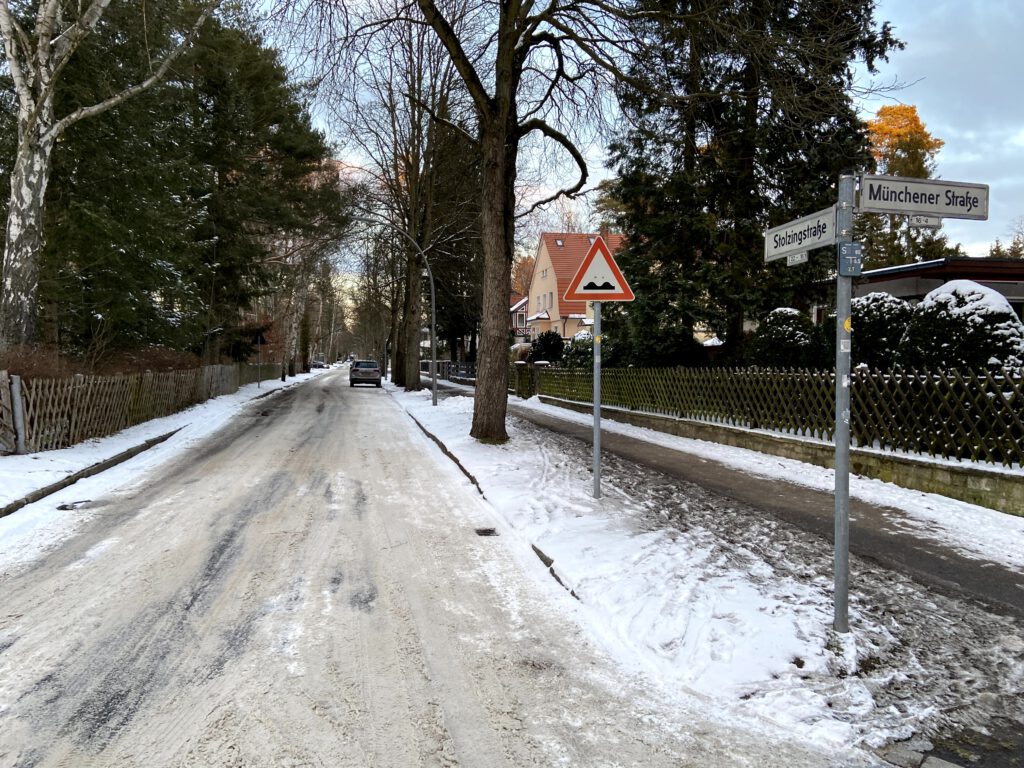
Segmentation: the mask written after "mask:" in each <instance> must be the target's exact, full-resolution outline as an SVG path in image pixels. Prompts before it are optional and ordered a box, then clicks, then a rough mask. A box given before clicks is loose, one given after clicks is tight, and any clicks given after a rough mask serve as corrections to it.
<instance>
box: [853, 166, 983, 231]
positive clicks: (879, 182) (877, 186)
mask: <svg viewBox="0 0 1024 768" xmlns="http://www.w3.org/2000/svg"><path fill="white" fill-rule="evenodd" d="M857 210H858V211H859V212H860V213H902V214H921V215H923V216H938V217H941V218H943V219H979V220H982V221H984V220H985V219H987V218H988V184H966V183H964V182H960V181H939V180H936V179H911V178H904V177H902V176H870V175H868V174H864V175H863V176H861V177H860V201H859V203H858V205H857Z"/></svg>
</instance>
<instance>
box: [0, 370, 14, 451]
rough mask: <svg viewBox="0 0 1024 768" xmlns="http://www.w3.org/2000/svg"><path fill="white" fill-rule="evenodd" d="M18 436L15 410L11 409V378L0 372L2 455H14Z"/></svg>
mask: <svg viewBox="0 0 1024 768" xmlns="http://www.w3.org/2000/svg"><path fill="white" fill-rule="evenodd" d="M16 445H17V434H16V433H15V431H14V409H13V408H12V407H11V377H10V376H8V375H7V371H0V455H2V454H5V453H14V450H15V447H16Z"/></svg>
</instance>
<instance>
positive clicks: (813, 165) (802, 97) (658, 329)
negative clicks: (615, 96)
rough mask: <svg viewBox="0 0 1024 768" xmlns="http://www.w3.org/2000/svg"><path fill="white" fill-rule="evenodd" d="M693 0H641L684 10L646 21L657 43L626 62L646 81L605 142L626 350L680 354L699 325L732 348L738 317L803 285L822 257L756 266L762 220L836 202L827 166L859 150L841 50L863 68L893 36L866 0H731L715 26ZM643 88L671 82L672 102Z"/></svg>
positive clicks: (862, 158)
mask: <svg viewBox="0 0 1024 768" xmlns="http://www.w3.org/2000/svg"><path fill="white" fill-rule="evenodd" d="M697 5H698V6H699V7H701V8H703V7H704V4H697ZM693 6H694V4H692V3H671V2H663V1H657V0H651V1H650V2H648V3H647V4H645V9H646V10H649V11H674V12H677V13H678V14H679V15H680V18H681V19H682V21H677V20H673V22H672V23H665V24H659V23H657V22H653V21H652V22H651V24H650V26H649V28H648V30H646V34H647V35H648V36H649V37H650V38H652V39H655V40H658V41H660V50H661V56H660V58H652V59H650V60H648V61H645V62H644V65H643V68H642V69H638V71H637V73H636V74H637V76H638V77H645V78H648V79H649V80H650V81H651V83H650V85H651V87H650V89H648V91H646V92H645V90H644V89H625V90H624V93H623V99H622V103H623V108H624V110H625V112H626V113H627V115H628V116H629V117H630V121H631V125H632V128H631V129H630V130H629V131H628V132H626V133H624V134H623V135H621V136H620V137H619V138H618V140H617V141H616V142H615V143H614V144H613V146H612V165H613V167H614V168H615V171H616V173H617V178H616V179H615V181H614V182H613V183H612V184H611V185H610V187H611V188H610V193H611V197H612V198H613V200H614V203H613V204H612V205H611V206H609V207H610V208H612V209H613V210H618V211H620V212H621V213H620V214H619V217H618V219H617V223H618V224H619V225H620V226H621V228H622V229H623V231H624V232H625V234H626V235H627V238H628V241H629V245H628V246H627V248H626V250H625V251H624V252H623V253H622V254H620V255H619V256H618V257H617V258H618V260H619V263H620V266H622V267H623V270H624V272H625V274H626V275H627V276H628V277H629V280H630V284H631V286H632V287H633V289H634V292H635V293H636V294H637V300H636V301H635V302H633V303H632V304H630V306H629V307H627V308H621V307H619V308H611V311H610V312H609V313H608V314H609V318H608V322H609V334H610V335H613V336H614V337H615V338H616V344H617V346H619V345H623V346H625V347H627V348H628V349H627V350H625V353H624V355H623V357H624V358H625V359H628V360H633V359H638V358H640V357H652V356H656V357H657V360H658V362H660V364H679V363H681V362H686V355H688V354H690V350H692V341H691V337H692V332H693V330H695V329H696V328H698V327H704V328H707V329H710V330H712V331H714V332H717V333H718V334H719V336H720V337H722V338H724V340H725V342H726V346H725V347H724V348H723V352H724V354H725V357H726V358H728V357H730V356H732V357H734V358H735V357H737V356H738V354H739V347H740V346H741V344H742V340H743V324H744V320H745V319H747V318H756V317H760V316H761V315H763V314H764V313H765V312H767V311H769V310H770V309H771V308H773V307H776V306H779V305H780V304H794V305H797V306H804V305H806V302H807V301H809V300H810V299H811V298H812V297H813V287H814V286H815V285H818V284H819V283H820V281H821V278H823V277H824V276H825V275H826V274H828V271H829V270H830V269H831V268H832V264H833V262H834V257H833V255H832V254H830V253H820V252H819V253H812V255H811V263H810V264H808V265H804V266H802V267H799V268H793V269H787V268H786V267H785V266H784V265H778V264H773V265H768V266H766V265H765V264H764V263H763V252H764V247H763V232H764V230H765V229H767V228H768V227H770V226H773V225H776V224H781V223H784V222H786V221H788V220H791V219H793V218H797V217H798V216H802V215H805V214H807V213H809V212H811V211H814V210H817V209H820V208H824V207H826V206H827V205H829V204H830V203H832V202H834V201H835V190H834V185H835V181H836V179H837V178H838V175H839V173H840V172H841V171H842V170H844V169H846V168H850V167H855V166H857V165H860V164H863V163H864V162H866V160H867V157H868V154H867V150H868V146H867V141H866V137H865V135H864V130H863V125H862V124H861V122H860V121H859V119H858V118H857V115H856V110H855V109H854V107H853V104H852V100H851V98H850V94H849V89H850V87H851V80H850V73H849V69H848V63H849V61H850V60H852V59H853V58H854V57H857V56H861V57H863V58H864V59H865V60H866V61H867V63H868V65H869V66H873V62H874V60H875V59H876V58H878V57H883V56H884V55H885V54H886V52H887V51H888V50H889V49H890V48H891V47H893V46H894V45H898V43H897V41H896V40H894V39H893V37H892V36H891V34H890V29H889V27H888V25H882V27H881V28H880V29H876V27H875V23H874V20H873V14H872V10H873V3H871V2H869V1H868V0H861V1H860V2H854V3H848V2H838V0H835V1H832V0H830V1H829V2H826V3H821V2H810V1H809V0H808V1H807V2H795V3H794V2H789V1H788V0H786V1H783V0H778V1H777V2H742V3H736V4H733V5H731V6H730V7H729V9H728V10H725V11H722V13H720V14H719V16H718V19H719V22H720V23H721V24H722V25H724V26H726V27H728V28H729V29H730V30H732V34H729V35H723V34H719V33H720V31H721V27H709V26H708V25H704V24H700V23H689V22H687V19H688V18H696V17H695V16H692V15H688V12H689V11H692V10H693ZM698 15H699V14H698ZM650 91H655V92H659V93H661V94H665V93H671V94H673V95H674V98H673V99H672V100H671V101H670V102H669V103H670V104H671V106H664V101H663V100H662V99H654V98H651V97H650V96H649V95H648V93H649V92H650ZM645 345H648V346H649V347H650V348H651V349H655V350H658V349H660V350H666V351H667V354H658V353H654V354H653V355H652V354H648V353H646V352H644V351H643V347H644V346H645Z"/></svg>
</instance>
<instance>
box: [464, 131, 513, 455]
mask: <svg viewBox="0 0 1024 768" xmlns="http://www.w3.org/2000/svg"><path fill="white" fill-rule="evenodd" d="M517 145H518V138H517V137H516V136H515V131H514V127H512V128H510V127H509V126H507V125H506V124H504V121H501V122H499V121H494V122H490V121H488V122H487V123H484V124H483V125H482V126H481V137H480V149H481V153H482V161H483V167H482V179H481V181H482V195H481V201H480V202H481V222H480V223H481V236H482V241H483V242H482V245H483V251H484V276H483V317H482V319H481V322H480V346H479V350H478V354H477V362H476V394H475V396H474V399H473V426H472V429H471V430H470V433H469V434H470V435H471V436H472V437H474V438H476V439H477V440H482V441H485V442H495V443H500V442H505V441H507V440H508V432H506V430H505V413H506V410H507V406H508V332H507V328H508V302H509V297H510V295H511V290H512V288H511V279H512V277H511V275H512V242H513V241H512V235H513V232H512V229H513V225H514V222H515V215H514V210H513V206H514V205H515V192H514V184H515V175H516V171H515V169H516V152H517Z"/></svg>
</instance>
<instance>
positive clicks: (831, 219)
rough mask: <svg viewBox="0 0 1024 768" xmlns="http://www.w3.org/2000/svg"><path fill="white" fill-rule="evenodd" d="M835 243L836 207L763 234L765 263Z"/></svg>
mask: <svg viewBox="0 0 1024 768" xmlns="http://www.w3.org/2000/svg"><path fill="white" fill-rule="evenodd" d="M835 242H836V207H835V206H834V205H832V206H829V207H828V208H826V209H825V210H823V211H818V212H817V213H812V214H810V215H808V216H803V217H801V218H799V219H794V220H793V221H791V222H789V223H788V224H783V225H782V226H780V227H772V228H771V229H769V230H767V231H766V232H765V233H764V260H765V263H768V262H769V261H775V260H776V259H781V258H783V257H785V256H788V255H789V254H791V253H802V252H806V251H809V250H811V249H812V248H821V247H822V246H825V245H833V244H834V243H835Z"/></svg>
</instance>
